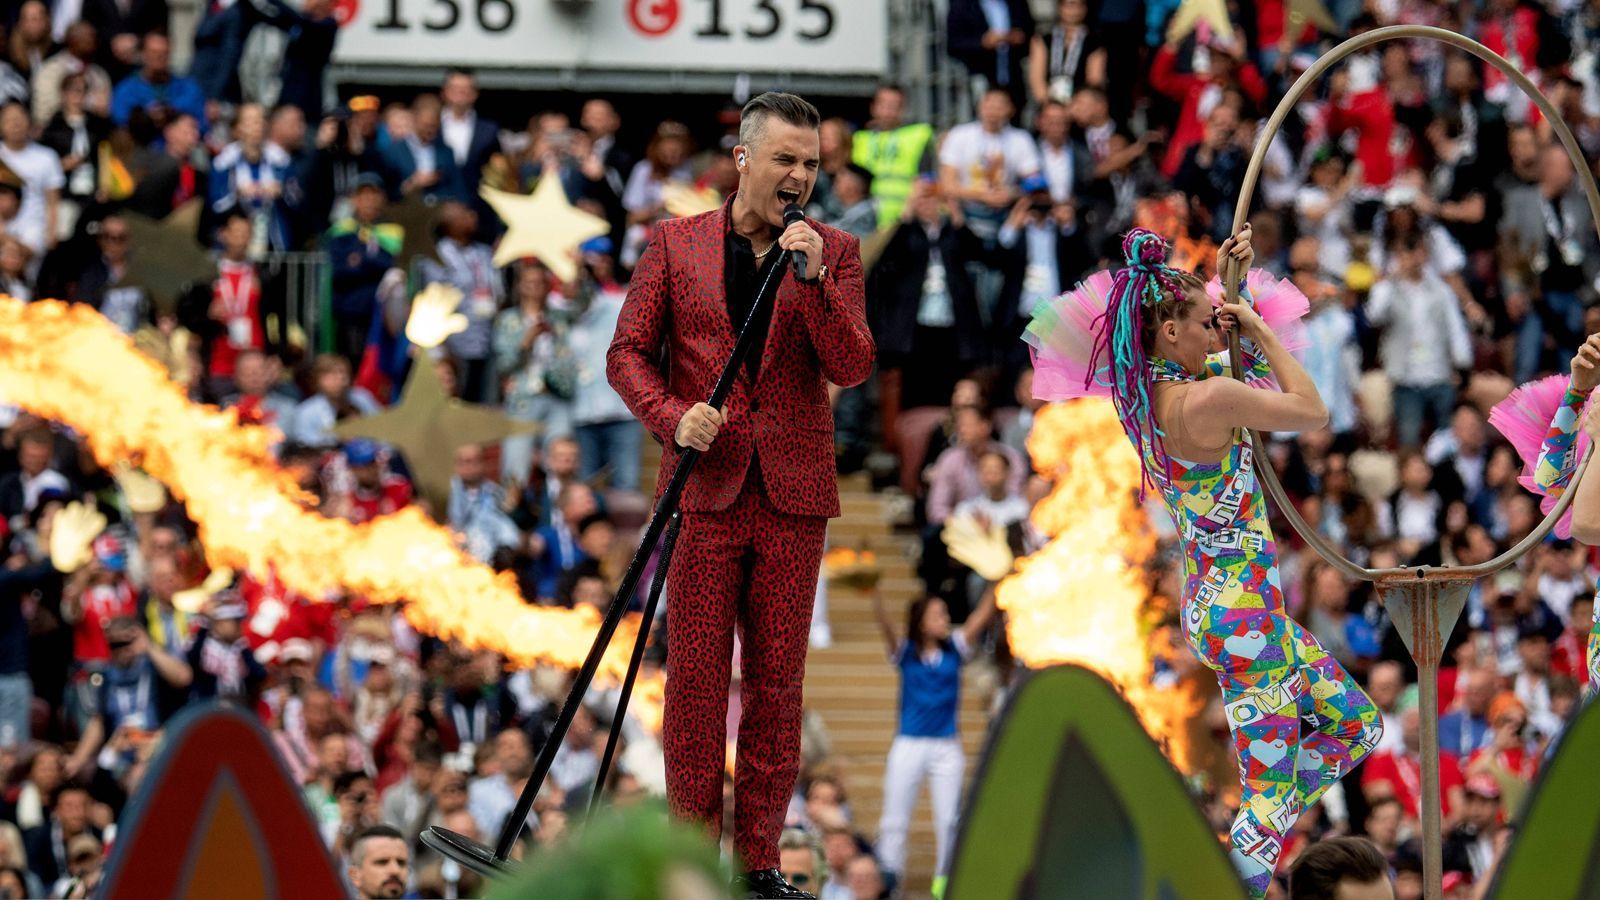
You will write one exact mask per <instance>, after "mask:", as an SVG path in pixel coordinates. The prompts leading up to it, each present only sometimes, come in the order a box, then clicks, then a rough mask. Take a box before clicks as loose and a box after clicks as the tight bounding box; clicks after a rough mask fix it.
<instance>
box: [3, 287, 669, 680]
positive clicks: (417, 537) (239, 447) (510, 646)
mask: <svg viewBox="0 0 1600 900" xmlns="http://www.w3.org/2000/svg"><path fill="white" fill-rule="evenodd" d="M0 397H4V399H5V400H7V401H9V402H11V403H15V404H17V405H19V406H22V407H23V408H25V409H28V410H30V411H32V412H34V413H36V414H38V415H40V416H43V417H45V418H48V419H52V420H54V421H57V422H61V423H64V424H66V425H68V426H70V427H71V428H73V429H74V430H76V431H77V432H79V433H80V434H82V435H85V436H86V437H87V439H88V443H89V447H90V449H91V450H92V451H93V453H94V456H95V459H97V460H98V461H99V462H100V464H101V465H102V466H106V467H110V466H111V465H112V464H113V463H115V462H117V461H120V460H130V461H135V462H137V463H138V464H139V465H140V466H141V467H142V468H143V469H144V470H145V471H146V472H148V473H149V474H150V475H151V476H153V477H155V478H157V479H159V480H160V481H161V482H163V483H164V484H166V486H167V487H168V489H169V490H171V491H172V493H173V496H175V497H177V498H178V499H179V500H182V501H183V502H184V504H185V505H186V507H187V509H188V513H189V516H190V517H191V518H192V519H193V520H194V521H195V522H196V523H198V524H199V528H200V539H201V541H202V543H203V544H204V546H205V549H206V556H207V560H208V561H209V562H210V564H211V565H212V566H213V567H228V568H233V569H236V570H238V569H243V570H246V571H249V572H252V573H255V574H257V575H261V574H264V573H265V572H267V569H268V566H269V564H270V565H271V566H272V567H274V568H275V570H276V574H277V576H278V578H279V579H280V580H281V581H282V583H283V584H285V585H286V586H287V587H289V588H291V589H293V590H295V591H298V592H300V593H302V594H304V595H306V596H308V597H328V596H331V595H333V594H335V593H337V592H340V591H348V592H351V593H356V594H360V595H363V596H365V597H367V598H368V599H370V600H372V601H374V602H377V603H400V602H404V603H405V615H406V618H407V619H409V620H410V622H411V623H412V625H414V626H416V627H417V628H418V629H419V630H421V631H424V632H427V633H429V634H434V635H437V636H439V637H441V638H444V639H446V640H458V641H461V642H462V643H463V644H465V645H467V646H468V647H471V648H474V649H486V650H494V651H497V652H499V653H502V654H504V655H505V656H506V658H507V659H508V660H509V662H510V663H511V664H512V665H514V666H517V667H519V668H526V667H530V666H533V665H534V664H537V663H545V664H550V665H556V666H561V667H565V668H576V667H577V666H578V665H579V664H580V663H581V662H582V660H583V658H584V655H585V654H586V653H587V652H588V649H589V645H590V644H591V643H592V642H593V640H594V636H595V632H596V630H597V629H598V626H599V621H600V614H599V612H598V611H596V610H595V609H594V608H592V607H588V606H580V607H579V608H577V609H574V610H564V609H548V608H542V607H534V606H529V605H528V604H527V603H525V602H523V599H522V596H521V594H520V593H519V592H518V591H517V585H516V581H515V578H514V576H513V575H512V574H511V573H509V572H504V573H500V574H496V573H495V572H493V571H491V570H490V569H489V568H488V567H487V566H484V565H482V564H480V563H478V562H476V561H474V560H472V559H471V558H470V557H468V556H467V555H466V554H465V553H463V552H462V551H461V550H460V549H459V548H458V547H457V546H456V543H455V540H454V538H453V537H452V536H451V534H450V532H449V531H448V530H446V529H445V528H443V527H441V526H439V525H437V524H435V523H434V522H432V521H430V520H429V519H428V518H427V517H426V516H424V515H423V514H422V513H421V511H419V510H417V509H415V508H411V509H406V510H402V511H401V512H399V513H397V514H395V515H391V516H384V517H381V518H378V519H376V520H373V521H371V522H368V523H365V524H362V525H354V524H351V523H350V522H348V521H345V520H343V519H332V518H327V517H325V516H322V515H319V514H318V513H316V512H315V511H312V510H309V509H307V508H305V506H304V505H302V501H303V499H304V497H303V496H302V494H301V492H300V491H299V490H298V489H297V488H296V487H295V485H294V484H293V482H292V481H291V480H290V479H289V477H288V476H287V474H286V473H285V472H284V471H283V470H281V469H279V468H278V466H277V465H276V464H275V463H274V462H273V460H272V458H271V456H270V454H269V452H268V446H269V444H270V443H271V441H272V440H273V434H272V432H271V431H269V430H268V429H264V428H258V427H253V426H241V425H239V424H237V423H236V422H235V420H234V417H233V415H232V414H230V413H226V412H223V411H221V410H218V409H217V408H215V407H211V406H202V405H197V404H194V403H191V402H189V400H188V398H187V397H185V396H184V394H183V392H182V390H181V389H179V388H178V387H177V386H176V385H175V384H173V382H171V381H170V380H168V378H167V375H166V373H165V371H163V370H162V368H161V367H160V366H159V365H158V364H157V363H156V362H154V361H153V360H151V359H150V358H148V357H146V356H144V355H142V354H140V353H139V352H138V351H137V350H135V349H134V347H133V345H132V343H131V342H130V341H129V340H128V338H127V337H126V336H124V335H123V334H121V333H120V332H119V331H117V329H116V328H115V327H114V326H112V325H111V323H110V322H108V321H107V320H106V319H104V318H103V317H101V316H100V315H99V314H98V313H96V312H95V311H94V310H92V309H90V308H89V307H87V306H77V305H74V306H69V305H67V304H64V303H58V302H55V301H41V302H38V303H31V304H23V303H20V302H18V301H16V300H13V299H11V298H8V297H0ZM637 628H638V617H637V616H632V617H630V618H629V619H627V620H625V621H624V622H623V623H622V625H621V627H620V628H618V630H617V635H616V637H615V638H614V639H613V641H612V643H611V650H610V652H609V653H608V654H607V656H606V662H605V666H604V667H603V668H602V675H603V676H608V677H615V676H617V675H619V674H620V673H621V672H622V671H623V670H624V669H625V668H626V666H627V658H628V652H629V650H630V648H631V646H632V643H633V638H634V635H635V634H636V633H637ZM641 699H642V698H641ZM640 705H641V707H643V706H644V705H645V704H643V703H641V704H640Z"/></svg>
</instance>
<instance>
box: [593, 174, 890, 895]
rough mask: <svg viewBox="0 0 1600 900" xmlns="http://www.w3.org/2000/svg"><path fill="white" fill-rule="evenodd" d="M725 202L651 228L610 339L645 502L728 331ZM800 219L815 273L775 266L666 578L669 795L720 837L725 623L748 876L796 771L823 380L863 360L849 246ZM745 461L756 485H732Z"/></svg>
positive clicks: (737, 830) (739, 846)
mask: <svg viewBox="0 0 1600 900" xmlns="http://www.w3.org/2000/svg"><path fill="white" fill-rule="evenodd" d="M732 203H733V201H732V199H731V198H730V199H729V201H728V203H727V204H725V205H724V206H723V208H722V209H720V210H715V211H712V212H708V213H705V214H703V215H699V216H695V217H693V218H688V219H673V220H668V221H664V222H661V223H659V224H658V225H657V230H656V235H655V238H654V239H653V240H652V241H651V242H650V245H649V247H648V248H646V250H645V252H644V256H643V258H641V259H640V260H639V265H638V268H637V269H636V270H635V271H634V275H633V283H632V286H631V287H630V289H629V291H628V299H627V301H626V302H625V303H624V304H623V307H622V314H621V317H620V318H619V319H618V322H617V331H616V336H615V337H614V338H613V340H612V343H611V349H610V353H609V356H608V359H607V363H608V365H607V374H608V376H609V378H610V380H611V384H612V386H613V387H615V388H616V390H617V392H618V393H619V394H621V395H622V399H623V400H624V401H626V402H627V404H628V407H629V408H630V409H632V410H633V413H634V415H636V416H638V417H639V419H640V421H642V422H643V423H644V424H645V427H647V428H649V429H650V431H651V432H652V433H653V434H655V436H656V437H657V438H659V439H660V440H661V441H662V442H663V444H664V445H665V446H666V448H667V450H666V453H665V455H664V456H663V458H662V461H661V471H662V475H661V477H660V478H659V479H658V480H657V481H658V483H657V496H658V497H659V496H660V490H661V488H662V487H663V486H665V484H666V482H667V473H669V472H671V471H672V469H673V467H674V466H675V465H676V464H677V461H678V457H679V450H678V447H677V444H676V443H675V441H674V439H673V438H674V435H675V434H676V432H677V427H678V420H679V419H681V418H682V417H683V415H684V413H686V412H687V411H688V410H689V408H690V407H691V406H693V405H694V404H695V403H697V402H701V401H704V400H705V399H706V398H707V397H709V396H710V395H711V389H712V387H713V385H715V383H716V380H717V376H718V375H720V374H721V372H722V368H723V365H724V364H725V362H726V361H727V359H728V357H729V356H730V355H731V354H732V353H733V345H734V343H735V341H736V339H737V337H738V334H737V326H736V325H735V324H734V323H732V322H731V321H730V320H729V316H728V304H727V299H726V296H725V292H726V289H725V287H724V285H725V281H724V278H723V268H724V264H725V260H724V241H725V239H726V235H727V230H728V227H729V218H730V215H731V212H730V210H731V208H732ZM812 227H814V228H815V229H816V230H817V232H818V233H819V234H821V235H822V239H823V253H822V258H823V262H824V263H825V264H826V265H827V267H828V270H829V275H828V278H827V279H825V280H824V283H823V284H821V285H805V284H800V283H798V282H796V281H795V279H794V277H793V274H792V272H791V273H788V274H785V276H784V279H783V282H782V286H781V287H780V288H779V289H778V293H777V296H776V298H775V301H774V308H773V314H772V325H771V329H770V330H769V331H768V337H767V342H766V347H765V351H764V352H763V354H762V357H761V366H760V369H759V375H758V383H757V384H755V385H752V384H750V383H749V376H748V374H747V370H745V369H744V368H741V369H740V371H739V379H738V381H737V383H736V384H735V386H734V388H733V392H732V393H731V394H729V396H728V401H727V403H725V404H724V405H723V408H722V412H723V414H724V416H725V417H726V419H725V422H724V424H723V426H722V428H721V429H720V431H719V433H718V434H717V438H716V441H715V442H714V443H713V444H712V445H711V450H710V451H709V452H707V453H706V454H705V455H704V456H703V457H702V459H701V460H700V463H699V465H698V466H697V468H696V469H695V472H694V475H693V476H692V477H691V478H690V479H689V483H688V484H687V485H686V486H685V489H684V493H683V501H682V506H681V507H680V508H681V509H682V510H683V513H684V517H683V529H682V531H681V533H680V534H679V537H678V544H677V548H676V550H675V551H674V553H673V559H672V567H671V569H670V571H669V573H668V581H667V583H668V585H669V586H670V588H669V593H670V599H669V602H668V614H667V640H668V652H669V654H670V657H669V660H668V666H669V669H670V677H669V678H668V679H667V689H666V714H665V723H664V728H663V749H664V750H665V753H666V764H667V797H668V801H669V803H670V804H671V806H672V809H673V811H674V812H675V813H676V814H678V815H679V816H682V817H684V818H688V819H694V820H698V821H701V822H704V823H706V824H707V825H708V826H709V827H710V829H711V831H712V834H713V835H714V836H717V835H720V834H721V830H722V779H723V774H722V773H723V765H724V761H725V759H726V752H727V751H726V745H727V727H726V720H727V711H728V683H729V671H730V667H731V665H732V656H733V636H734V628H735V626H736V625H737V627H738V628H739V630H740V634H741V637H742V645H741V646H742V650H741V654H742V655H741V676H742V686H741V691H742V698H743V718H742V720H741V722H740V725H739V735H738V751H737V752H738V762H737V765H736V768H735V773H734V801H735V802H734V849H735V850H736V851H737V852H738V854H739V856H740V858H741V859H742V860H743V863H744V866H745V867H746V868H748V869H772V868H777V866H778V849H777V843H778V834H779V832H780V831H781V830H782V827H783V819H784V812H785V810H786V808H787V806H788V803H789V797H790V795H791V793H792V792H793V790H794V786H795V781H796V779H797V777H798V775H799V768H800V713H801V709H800V704H801V682H802V680H803V678H804V673H805V654H806V639H807V635H808V632H809V630H810V627H811V607H812V601H813V599H814V597H815V594H816V585H817V576H818V572H819V570H820V568H821V563H822V543H823V535H824V531H825V530H826V527H827V520H828V518H829V517H831V516H837V515H838V514H839V490H838V484H837V481H836V479H835V468H834V456H833V412H832V410H831V409H830V408H829V406H828V394H827V388H826V383H827V382H828V381H832V382H833V383H835V384H839V385H844V386H849V385H855V384H858V383H860V382H861V381H863V380H865V379H866V377H867V375H868V373H869V371H870V370H871V368H872V358H873V344H872V335H871V332H870V331H869V330H868V328H867V320H866V309H865V296H864V292H863V287H862V274H861V254H860V249H859V246H858V244H857V241H856V239H855V238H854V237H852V236H850V235H849V234H846V233H845V232H842V231H838V230H836V229H833V228H829V227H827V226H824V225H821V224H818V223H812ZM738 324H739V325H742V324H743V323H742V322H741V323H738ZM663 348H665V349H666V350H667V351H668V358H669V360H670V363H669V371H668V374H667V376H666V377H665V378H663V377H662V375H661V371H660V368H659V365H658V360H659V359H660V358H661V351H662V349H663ZM753 452H754V453H756V454H758V458H759V467H760V474H761V477H760V479H759V481H760V483H759V484H758V483H756V481H757V480H756V479H753V478H752V479H747V478H746V477H745V475H746V473H747V472H749V471H750V459H751V454H752V453H753ZM747 482H748V483H747Z"/></svg>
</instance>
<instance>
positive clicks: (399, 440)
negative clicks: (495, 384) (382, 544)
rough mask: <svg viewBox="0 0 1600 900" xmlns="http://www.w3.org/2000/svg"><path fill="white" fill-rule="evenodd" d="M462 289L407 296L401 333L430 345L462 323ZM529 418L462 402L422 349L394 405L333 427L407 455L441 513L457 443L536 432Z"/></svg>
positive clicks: (434, 287)
mask: <svg viewBox="0 0 1600 900" xmlns="http://www.w3.org/2000/svg"><path fill="white" fill-rule="evenodd" d="M460 303H461V292H460V291H459V290H456V289H455V288H453V287H450V286H449V285H445V284H430V285H428V286H427V288H425V289H424V290H423V291H422V292H421V293H419V294H417V296H416V297H415V298H414V299H413V300H412V301H411V318H410V319H408V320H407V321H406V337H407V338H408V339H410V340H411V342H412V343H414V344H416V345H418V346H419V347H422V348H423V349H432V348H434V347H437V346H439V345H440V344H442V343H444V339H445V338H447V337H449V336H450V335H452V334H455V333H457V332H459V331H461V330H463V329H464V328H466V325H467V322H466V318H465V317H463V316H462V315H460V314H459V313H457V312H456V311H455V310H456V307H457V305H459V304H460ZM538 430H539V426H538V425H537V424H536V423H533V422H518V421H516V420H514V419H512V418H510V417H508V416H506V415H505V414H504V413H502V412H500V411H499V410H497V409H493V408H491V407H487V406H476V405H474V404H470V403H463V402H462V401H460V400H457V399H456V398H454V397H451V396H450V395H448V394H446V393H445V390H444V384H443V383H441V382H440V381H439V373H438V371H437V370H436V369H435V368H434V363H433V360H432V359H431V358H429V357H428V356H427V354H420V355H419V356H418V357H417V359H416V360H414V361H413V362H412V364H411V374H410V376H409V377H407V378H406V386H405V388H404V390H402V391H401V392H400V402H399V404H397V405H395V406H393V407H391V408H389V409H386V410H384V411H383V412H380V413H375V414H373V415H370V416H363V417H361V418H359V419H346V420H344V421H343V422H340V423H339V424H338V425H337V426H335V427H334V429H333V433H334V435H336V436H337V437H338V438H340V439H341V440H350V439H352V438H370V439H372V440H375V441H380V442H382V443H385V444H389V445H391V446H393V447H395V448H397V449H399V451H400V452H401V454H403V455H404V456H405V458H406V465H408V466H410V468H411V475H412V478H413V479H414V480H415V481H416V484H417V488H418V490H419V491H421V493H422V496H424V497H426V498H428V502H429V504H431V505H432V506H433V511H434V516H435V517H436V518H443V517H444V514H445V510H446V509H447V508H448V507H449V505H450V478H451V476H452V475H453V474H454V468H455V453H456V449H457V448H459V447H465V446H468V445H474V444H492V443H496V442H499V441H501V440H504V439H505V438H508V437H510V436H512V435H514V434H530V433H532V432H535V431H538Z"/></svg>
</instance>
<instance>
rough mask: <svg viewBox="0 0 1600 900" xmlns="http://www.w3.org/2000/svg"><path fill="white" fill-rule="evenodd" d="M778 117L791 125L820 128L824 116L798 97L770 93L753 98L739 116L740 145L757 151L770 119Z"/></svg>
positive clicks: (774, 92) (775, 92)
mask: <svg viewBox="0 0 1600 900" xmlns="http://www.w3.org/2000/svg"><path fill="white" fill-rule="evenodd" d="M770 116H777V117H778V118H779V119H781V120H783V121H785V122H788V123H789V124H790V125H798V126H800V127H801V128H819V127H821V125H822V114H821V113H819V112H817V108H816V107H815V106H812V105H811V103H810V102H809V101H807V100H806V99H805V98H803V97H799V96H797V95H795V94H785V93H781V92H778V91H768V92H767V93H765V94H760V95H757V96H755V97H752V98H750V102H749V103H746V104H745V105H744V111H743V112H741V113H740V114H739V143H741V144H743V145H745V146H746V147H751V148H754V147H755V146H756V145H757V144H759V143H761V139H762V138H764V137H766V133H767V119H768V117H770Z"/></svg>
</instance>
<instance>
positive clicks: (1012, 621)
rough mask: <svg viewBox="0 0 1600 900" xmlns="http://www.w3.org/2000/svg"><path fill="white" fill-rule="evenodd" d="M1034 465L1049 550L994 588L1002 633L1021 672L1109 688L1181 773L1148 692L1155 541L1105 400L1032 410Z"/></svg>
mask: <svg viewBox="0 0 1600 900" xmlns="http://www.w3.org/2000/svg"><path fill="white" fill-rule="evenodd" d="M1028 453H1029V455H1030V456H1032V457H1033V464H1034V468H1036V469H1037V470H1038V471H1039V473H1040V474H1042V475H1044V476H1045V477H1047V478H1050V479H1052V480H1053V481H1054V482H1055V487H1054V488H1053V489H1052V490H1051V492H1050V495H1049V496H1048V497H1046V498H1045V499H1044V500H1042V501H1040V502H1039V504H1038V505H1037V506H1036V507H1035V508H1034V511H1033V515H1032V520H1033V523H1034V524H1035V525H1036V526H1038V528H1039V529H1040V530H1042V531H1043V532H1044V533H1046V534H1048V535H1051V540H1050V543H1048V544H1047V545H1045V547H1044V548H1043V549H1041V550H1039V552H1037V553H1034V554H1033V555H1031V556H1028V557H1024V558H1022V559H1019V560H1018V561H1017V571H1016V572H1015V574H1013V575H1011V576H1009V577H1008V578H1006V579H1005V580H1003V581H1001V582H1000V585H999V588H998V590H997V595H996V599H997V603H998V604H999V606H1000V608H1002V609H1004V610H1005V611H1006V614H1007V619H1008V624H1007V631H1006V634H1007V636H1008V637H1009V639H1010V643H1011V647H1012V650H1013V651H1014V652H1015V653H1016V655H1017V657H1018V658H1019V659H1021V660H1022V661H1024V662H1026V663H1028V664H1029V665H1035V666H1042V665H1050V664H1056V663H1077V664H1079V665H1083V666H1086V667H1088V668H1091V669H1093V670H1095V671H1096V672H1099V673H1100V674H1101V675H1104V676H1105V677H1106V678H1107V679H1109V680H1110V681H1111V682H1112V683H1113V684H1115V685H1116V686H1117V687H1118V688H1119V689H1120V690H1121V691H1122V692H1123V695H1124V696H1125V697H1126V698H1127V700H1128V702H1129V703H1130V704H1131V705H1132V706H1133V708H1134V709H1135V710H1136V711H1137V712H1138V714H1139V717H1140V720H1141V721H1142V722H1143V723H1144V726H1145V728H1146V730H1148V731H1149V732H1150V734H1151V736H1153V737H1154V738H1155V739H1156V740H1157V741H1158V742H1159V743H1161V744H1162V745H1163V747H1164V748H1165V749H1166V750H1167V754H1168V756H1169V758H1171V759H1172V761H1173V762H1174V764H1176V765H1177V766H1178V767H1179V768H1180V769H1187V767H1188V758H1189V754H1188V743H1189V742H1188V739H1187V736H1186V734H1185V733H1184V728H1185V727H1186V724H1187V723H1185V722H1183V721H1181V716H1180V715H1179V714H1178V710H1177V709H1176V704H1174V703H1173V702H1172V701H1173V698H1171V697H1168V696H1165V695H1164V693H1163V692H1162V691H1160V690H1158V689H1157V688H1155V687H1153V686H1152V685H1151V677H1150V676H1151V663H1152V658H1153V655H1152V649H1151V644H1152V639H1153V637H1155V635H1154V634H1153V633H1152V627H1151V626H1152V624H1153V623H1152V622H1151V619H1152V614H1151V613H1152V597H1151V591H1150V586H1149V583H1148V579H1147V576H1146V574H1145V570H1144V566H1145V563H1147V562H1148V561H1149V560H1150V558H1151V557H1152V556H1153V555H1154V553H1155V551H1156V537H1155V534H1154V532H1153V531H1151V528H1150V523H1149V520H1148V518H1147V516H1146V514H1145V511H1144V508H1143V507H1142V506H1141V505H1140V503H1139V499H1138V489H1139V459H1138V456H1137V455H1136V454H1135V453H1134V451H1133V446H1132V444H1130V443H1129V441H1128V439H1127V438H1126V437H1125V436H1124V435H1123V432H1122V426H1121V425H1120V424H1119V423H1118V421H1117V414H1116V410H1115V409H1114V408H1113V407H1112V405H1111V404H1110V403H1109V402H1107V401H1104V400H1094V399H1086V400H1074V401H1070V402H1066V403H1058V404H1053V405H1051V406H1048V407H1045V408H1044V409H1042V410H1040V411H1039V414H1038V417H1037V418H1035V420H1034V425H1033V432H1032V434H1031V435H1030V436H1029V437H1028Z"/></svg>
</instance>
